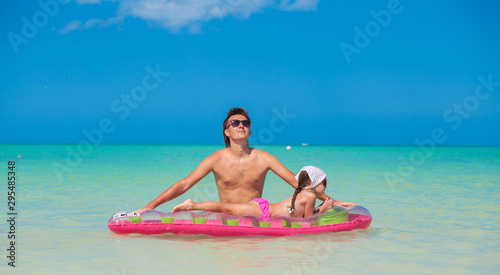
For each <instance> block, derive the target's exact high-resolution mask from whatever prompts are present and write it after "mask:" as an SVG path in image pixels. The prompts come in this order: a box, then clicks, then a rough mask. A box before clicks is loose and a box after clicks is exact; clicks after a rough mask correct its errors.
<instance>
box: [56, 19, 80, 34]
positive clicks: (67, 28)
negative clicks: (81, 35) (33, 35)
mask: <svg viewBox="0 0 500 275" xmlns="http://www.w3.org/2000/svg"><path fill="white" fill-rule="evenodd" d="M81 26H82V21H78V20H75V21H71V22H69V23H68V24H67V25H66V26H65V27H64V28H63V29H62V30H59V33H60V34H67V33H69V32H72V31H75V30H78V29H79V28H80V27H81Z"/></svg>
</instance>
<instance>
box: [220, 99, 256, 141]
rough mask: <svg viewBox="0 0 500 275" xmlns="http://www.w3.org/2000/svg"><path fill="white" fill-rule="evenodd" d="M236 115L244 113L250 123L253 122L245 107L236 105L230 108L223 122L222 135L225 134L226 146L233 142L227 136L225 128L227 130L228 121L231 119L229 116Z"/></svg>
mask: <svg viewBox="0 0 500 275" xmlns="http://www.w3.org/2000/svg"><path fill="white" fill-rule="evenodd" d="M234 115H242V116H244V117H246V118H247V119H248V121H249V122H250V123H252V122H251V121H250V117H249V116H248V112H247V111H246V110H245V109H243V108H240V107H235V108H232V109H231V110H229V112H227V117H226V119H225V120H224V123H222V135H223V136H224V144H225V145H226V148H227V147H230V146H231V142H230V141H229V137H228V136H226V134H225V133H224V130H226V128H227V122H228V121H229V118H230V117H232V116H234Z"/></svg>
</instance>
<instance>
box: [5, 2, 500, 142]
mask: <svg viewBox="0 0 500 275" xmlns="http://www.w3.org/2000/svg"><path fill="white" fill-rule="evenodd" d="M40 3H41V4H40ZM1 7H2V9H1V13H2V16H1V17H0V22H1V26H2V28H1V30H2V33H1V35H2V36H1V37H2V39H0V48H1V51H0V57H1V60H2V66H1V67H0V68H1V69H0V74H1V75H2V77H1V79H0V93H1V98H2V100H1V103H0V127H1V128H0V129H1V130H0V132H1V133H2V134H1V135H0V143H78V142H81V141H82V140H90V141H91V142H95V143H182V144H185V143H197V144H223V140H222V134H221V124H222V121H223V120H224V118H225V115H226V112H227V111H228V109H229V108H231V107H234V106H241V107H244V108H246V109H247V110H248V111H249V113H250V116H251V118H252V139H251V142H252V144H254V145H255V144H287V145H288V144H290V145H293V144H300V143H309V144H334V145H416V144H417V143H418V141H423V140H426V139H430V140H434V142H435V143H436V144H437V145H481V146H500V127H499V126H500V83H499V82H500V66H499V64H500V51H499V50H498V49H500V29H499V28H498V26H500V18H499V16H498V11H500V3H499V2H498V1H479V2H473V1H453V4H451V3H449V2H439V1H424V0H418V1H417V0H414V1H410V0H401V1H394V0H390V1H326V0H320V1H318V0H316V1H314V0H297V1H290V0H283V1H281V0H276V1H271V0H253V1H242V0H224V1H221V0H207V1H195V0H186V1H180V0H170V1H168V0H142V1H132V0H116V1H105V0H78V1H68V0H41V1H40V2H37V1H27V0H23V1H7V2H5V1H4V2H2V4H1ZM85 133H87V134H85ZM443 136H444V137H445V138H443ZM92 139H93V141H92ZM416 140H418V141H416Z"/></svg>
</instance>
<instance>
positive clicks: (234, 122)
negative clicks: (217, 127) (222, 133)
mask: <svg viewBox="0 0 500 275" xmlns="http://www.w3.org/2000/svg"><path fill="white" fill-rule="evenodd" d="M240 122H241V123H242V124H243V126H244V127H250V120H247V119H245V120H237V119H233V120H231V121H229V123H228V124H227V126H226V129H227V127H229V124H231V125H233V127H238V126H240Z"/></svg>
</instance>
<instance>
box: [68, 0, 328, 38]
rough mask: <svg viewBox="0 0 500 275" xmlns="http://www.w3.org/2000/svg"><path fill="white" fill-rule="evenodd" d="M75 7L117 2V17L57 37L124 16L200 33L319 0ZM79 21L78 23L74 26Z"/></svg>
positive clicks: (311, 6) (144, 1)
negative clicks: (211, 24)
mask: <svg viewBox="0 0 500 275" xmlns="http://www.w3.org/2000/svg"><path fill="white" fill-rule="evenodd" d="M76 1H77V2H78V3H79V4H100V3H101V2H103V1H114V2H117V3H118V12H117V13H118V16H116V17H112V18H109V19H106V20H101V19H95V18H93V19H90V20H88V21H87V22H85V24H82V22H80V21H73V22H70V23H69V24H67V25H66V26H65V27H64V28H63V29H62V30H60V31H59V33H61V34H66V33H69V32H71V31H75V30H80V31H81V30H85V29H88V28H91V27H95V26H98V27H107V26H109V25H112V24H116V23H120V22H123V18H125V17H135V18H140V19H143V20H145V21H148V22H154V23H156V24H159V25H160V26H162V27H164V28H166V29H169V30H170V31H172V32H177V31H179V30H181V29H186V30H187V32H189V33H199V32H201V24H202V23H203V22H207V21H210V20H214V19H222V18H225V17H229V16H231V17H236V18H241V19H246V18H248V17H250V16H251V15H252V14H254V13H258V12H261V11H262V10H264V9H266V8H274V9H279V10H282V11H310V10H315V9H316V7H317V5H318V2H319V0H116V1H115V0H76ZM78 22H79V23H78Z"/></svg>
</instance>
